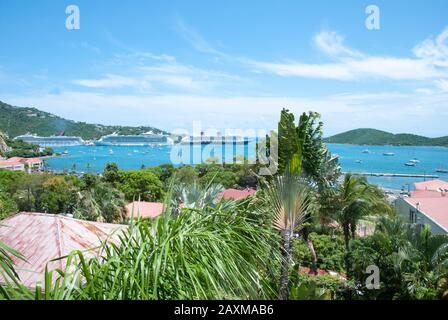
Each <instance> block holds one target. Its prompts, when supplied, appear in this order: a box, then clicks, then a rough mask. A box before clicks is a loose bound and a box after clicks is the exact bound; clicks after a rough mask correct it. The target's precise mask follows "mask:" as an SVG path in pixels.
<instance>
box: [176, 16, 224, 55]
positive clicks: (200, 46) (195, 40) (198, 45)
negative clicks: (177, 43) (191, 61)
mask: <svg viewBox="0 0 448 320" xmlns="http://www.w3.org/2000/svg"><path fill="white" fill-rule="evenodd" d="M175 29H176V31H177V32H178V34H179V35H180V36H181V37H182V38H184V39H185V40H186V41H188V43H190V44H191V45H192V46H193V48H195V49H196V50H197V51H199V52H202V53H207V54H212V55H216V56H220V57H227V54H225V53H223V52H221V51H220V50H217V49H216V48H214V47H213V46H212V45H211V44H210V43H209V42H207V41H206V40H205V39H204V38H203V37H202V35H201V34H200V33H199V32H197V31H196V30H194V29H193V28H192V27H191V26H189V25H188V24H187V23H185V22H184V21H183V20H182V19H180V18H179V17H178V18H176V21H175Z"/></svg>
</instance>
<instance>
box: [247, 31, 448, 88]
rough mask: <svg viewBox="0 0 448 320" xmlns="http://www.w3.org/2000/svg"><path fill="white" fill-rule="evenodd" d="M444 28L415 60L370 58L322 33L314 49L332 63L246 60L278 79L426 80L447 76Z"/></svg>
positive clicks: (333, 34)
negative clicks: (282, 77) (293, 77)
mask: <svg viewBox="0 0 448 320" xmlns="http://www.w3.org/2000/svg"><path fill="white" fill-rule="evenodd" d="M447 37H448V29H446V30H445V31H444V32H442V34H441V35H439V36H438V37H437V40H436V41H432V40H425V41H423V42H422V43H421V44H420V45H418V46H417V47H416V48H414V54H415V55H416V58H402V57H388V56H373V55H367V54H364V53H361V52H360V51H358V50H355V49H352V48H350V47H348V46H346V45H345V44H344V38H343V37H342V36H340V35H339V34H337V33H336V32H333V31H323V32H320V33H318V34H317V35H316V36H315V37H314V43H315V44H316V46H317V48H318V49H319V50H321V51H323V52H324V53H326V54H328V55H329V56H330V58H332V59H333V60H336V62H333V63H323V64H306V63H301V62H267V61H255V60H246V61H247V62H248V63H249V64H250V65H251V67H255V68H258V70H259V71H264V72H268V73H274V74H276V75H279V76H295V77H305V78H322V79H335V80H343V81H347V80H355V79H365V78H380V79H381V78H385V79H392V80H427V79H434V78H440V77H447V76H448V69H446V68H439V67H441V66H448V64H446V65H445V62H446V61H448V60H446V59H447V57H448V54H447V52H448V51H447V50H446V49H447V47H446V46H445V45H444V41H445V40H446V38H447Z"/></svg>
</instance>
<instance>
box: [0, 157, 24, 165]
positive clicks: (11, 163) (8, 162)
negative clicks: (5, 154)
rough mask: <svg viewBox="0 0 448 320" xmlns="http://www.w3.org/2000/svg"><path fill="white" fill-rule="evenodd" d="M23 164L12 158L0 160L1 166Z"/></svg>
mask: <svg viewBox="0 0 448 320" xmlns="http://www.w3.org/2000/svg"><path fill="white" fill-rule="evenodd" d="M20 165H23V163H22V162H20V161H14V160H11V159H8V160H0V166H20Z"/></svg>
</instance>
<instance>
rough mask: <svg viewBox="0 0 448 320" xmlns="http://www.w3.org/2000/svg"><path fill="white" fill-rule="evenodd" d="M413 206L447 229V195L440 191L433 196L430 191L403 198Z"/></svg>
mask: <svg viewBox="0 0 448 320" xmlns="http://www.w3.org/2000/svg"><path fill="white" fill-rule="evenodd" d="M404 200H405V201H406V202H408V203H409V204H410V205H412V206H413V207H415V208H417V203H418V210H419V211H420V212H422V213H424V214H425V215H426V216H428V217H429V218H430V219H431V220H433V221H434V222H435V223H437V224H438V225H440V226H441V227H443V228H444V229H445V230H448V195H447V194H446V193H443V194H442V193H440V196H438V197H433V196H432V193H428V192H427V193H426V194H422V196H420V197H414V196H412V195H411V197H409V198H404Z"/></svg>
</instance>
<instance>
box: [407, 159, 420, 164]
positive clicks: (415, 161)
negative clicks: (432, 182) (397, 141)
mask: <svg viewBox="0 0 448 320" xmlns="http://www.w3.org/2000/svg"><path fill="white" fill-rule="evenodd" d="M409 162H411V163H420V160H418V159H415V158H414V159H412V160H409Z"/></svg>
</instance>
